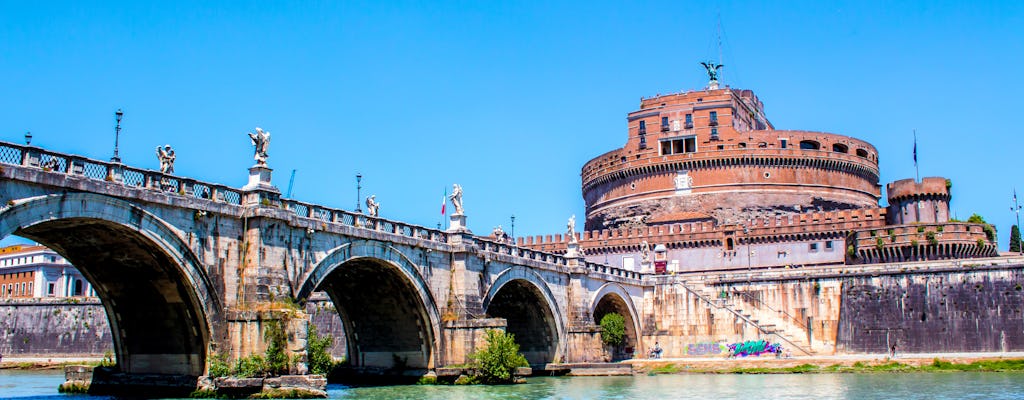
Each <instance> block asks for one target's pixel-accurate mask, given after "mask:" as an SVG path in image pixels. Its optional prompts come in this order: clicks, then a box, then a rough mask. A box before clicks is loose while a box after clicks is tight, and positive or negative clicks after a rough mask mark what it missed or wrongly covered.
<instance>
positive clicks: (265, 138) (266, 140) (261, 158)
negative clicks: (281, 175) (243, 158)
mask: <svg viewBox="0 0 1024 400" xmlns="http://www.w3.org/2000/svg"><path fill="white" fill-rule="evenodd" d="M249 139H250V140H252V145H253V146H256V154H255V155H253V159H255V160H256V165H263V166H266V165H267V147H270V132H264V131H263V129H260V128H259V127H256V133H249Z"/></svg>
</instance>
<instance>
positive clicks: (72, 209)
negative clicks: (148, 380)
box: [0, 193, 224, 376]
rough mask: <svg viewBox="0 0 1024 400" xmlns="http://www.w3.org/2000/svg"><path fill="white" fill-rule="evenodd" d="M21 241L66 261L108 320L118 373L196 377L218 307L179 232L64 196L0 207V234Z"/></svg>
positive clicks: (103, 199) (215, 332)
mask: <svg viewBox="0 0 1024 400" xmlns="http://www.w3.org/2000/svg"><path fill="white" fill-rule="evenodd" d="M12 234H14V235H18V236H22V237H26V238H29V239H32V240H35V241H37V242H39V243H40V244H43V245H45V246H47V247H49V248H51V249H53V250H54V251H56V252H57V253H59V254H61V256H63V257H64V258H66V259H67V260H69V261H70V262H71V263H72V264H73V265H74V266H75V267H76V268H77V269H78V270H79V271H80V272H81V273H82V275H84V276H85V277H86V279H88V280H89V282H90V283H91V284H92V285H93V288H94V289H95V291H96V293H97V295H98V296H99V298H100V301H101V302H102V303H103V307H104V309H105V310H106V313H107V318H108V319H109V321H110V327H111V333H112V337H113V342H114V350H115V352H116V355H117V364H118V366H119V368H120V369H121V370H122V371H124V372H128V373H145V374H169V375H189V376H199V375H203V374H204V373H205V369H206V356H207V351H208V349H210V348H211V347H215V346H214V345H212V343H213V342H216V341H217V338H222V337H223V336H224V332H222V331H221V329H220V328H219V326H218V325H217V324H216V323H213V321H219V320H220V314H221V313H222V310H223V308H222V305H221V301H220V298H219V296H217V294H216V291H215V289H214V286H213V285H212V284H211V281H210V279H209V277H208V276H207V273H206V270H205V269H203V267H202V265H201V264H200V262H199V261H198V258H196V256H195V254H193V253H192V251H191V250H190V249H189V246H188V243H187V242H186V241H184V240H183V239H182V236H183V235H182V234H181V233H180V231H179V230H178V229H176V228H175V227H173V226H172V225H170V224H169V223H167V222H166V221H164V220H162V219H160V218H158V217H156V216H155V215H153V214H151V213H149V212H147V211H145V210H143V209H142V208H140V207H139V206H137V205H134V204H132V203H129V202H127V201H124V200H121V199H118V198H114V197H109V196H103V195H99V194H92V193H64V194H59V195H56V194H55V195H45V196H38V197H32V198H27V199H21V200H17V201H14V202H13V204H12V205H11V206H9V207H5V208H3V209H0V237H6V236H8V235H12Z"/></svg>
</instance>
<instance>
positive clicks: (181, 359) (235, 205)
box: [0, 142, 652, 376]
mask: <svg viewBox="0 0 1024 400" xmlns="http://www.w3.org/2000/svg"><path fill="white" fill-rule="evenodd" d="M270 172H271V171H270V169H269V168H266V167H259V166H254V167H253V168H251V169H250V171H249V179H250V181H249V184H248V185H246V186H245V187H243V188H232V187H228V186H224V185H218V184H212V183H207V182H200V181H197V180H193V179H189V178H184V177H179V176H172V175H166V174H162V173H161V172H159V171H153V170H147V169H139V168H132V167H129V166H126V165H123V164H120V163H111V162H105V161H99V160H94V159H89V158H85V157H81V156H75V155H70V154H61V153H57V152H53V151H49V150H45V149H42V148H39V147H32V146H22V145H17V144H13V143H4V142H0V204H2V205H3V206H2V208H0V237H6V236H8V235H18V236H22V237H26V238H29V239H32V240H35V241H37V242H39V243H41V244H43V245H46V246H48V247H50V248H52V249H54V250H55V251H57V252H58V253H60V254H61V255H63V256H64V257H66V258H67V259H68V260H69V261H70V262H72V263H73V264H74V265H75V266H76V267H77V268H78V269H79V270H81V272H82V273H83V275H85V276H86V277H87V278H88V279H89V281H90V282H91V283H92V284H93V286H94V287H95V289H96V292H97V294H98V296H99V297H100V299H101V302H102V303H103V307H104V308H105V309H106V313H107V315H108V318H109V320H110V325H111V330H112V336H113V338H114V347H115V350H116V354H117V362H118V365H119V367H120V369H121V370H122V371H124V372H126V373H129V374H161V375H177V376H198V375H203V374H204V373H205V372H206V369H207V361H208V360H209V359H210V357H211V356H212V355H214V354H225V355H228V356H230V357H232V358H236V357H240V356H245V355H248V354H251V353H259V352H262V350H263V348H264V343H263V325H264V324H265V323H266V322H267V321H270V320H281V321H284V322H286V323H285V326H286V327H287V330H288V333H289V346H290V351H292V352H293V353H294V354H296V355H300V354H301V355H304V351H303V350H304V346H305V330H306V322H307V321H308V316H306V315H305V314H304V313H303V312H302V311H301V308H300V307H299V306H298V305H301V304H302V303H304V302H305V301H306V300H307V299H309V298H310V296H311V294H313V293H314V292H317V291H323V292H325V293H326V294H327V295H328V296H329V297H330V299H331V300H332V302H333V303H334V305H335V308H336V309H337V310H338V312H339V314H340V317H341V319H342V321H343V324H344V327H345V331H346V337H347V349H348V357H347V362H348V363H349V365H350V366H352V367H360V368H361V367H366V368H382V369H384V368H391V367H393V366H394V365H395V364H396V363H399V364H404V365H406V366H407V367H408V368H410V369H413V370H420V371H425V370H431V369H435V368H439V367H443V366H446V365H452V364H460V363H464V362H466V356H467V354H468V353H469V352H471V351H472V350H473V349H474V347H475V346H477V345H478V344H479V343H480V341H481V340H482V339H481V337H482V334H483V331H484V330H485V329H489V328H502V329H506V330H507V331H508V332H511V333H513V334H515V336H516V339H517V341H518V342H519V343H520V345H521V349H522V351H523V353H524V354H525V355H526V356H527V359H528V360H529V361H530V362H531V363H532V364H535V365H539V364H547V363H570V362H587V361H595V360H598V359H600V358H601V357H602V347H601V344H600V338H599V335H598V332H599V328H597V326H596V324H595V321H596V320H598V319H599V318H600V317H601V316H603V315H604V314H605V313H608V312H618V313H620V314H622V315H623V316H625V317H626V320H627V337H628V340H629V345H628V346H630V347H633V348H635V349H636V350H637V351H642V349H643V348H644V347H645V346H644V345H643V344H642V341H641V340H639V336H640V333H641V332H642V329H641V325H642V323H641V319H642V317H641V315H640V312H639V311H638V310H640V307H641V306H642V302H643V301H644V298H645V290H646V293H647V297H650V293H651V291H652V289H650V285H647V289H645V286H644V284H643V282H644V280H645V279H647V278H645V277H644V276H641V275H640V274H638V273H636V272H632V271H626V270H622V269H617V268H613V267H609V266H604V265H597V264H592V263H588V262H586V261H584V260H583V258H581V257H565V256H560V255H554V254H549V253H543V252H538V251H531V250H527V249H522V248H519V247H515V246H512V245H510V244H507V243H502V242H498V241H495V240H493V239H490V238H487V237H481V236H475V235H473V234H472V233H470V232H469V231H467V230H465V229H464V228H461V227H464V226H465V224H464V223H465V220H464V219H465V217H464V216H453V218H462V220H461V221H455V222H457V223H453V225H452V226H453V227H455V229H450V230H448V231H441V230H436V229H430V228H426V227H422V226H415V225H411V224H406V223H403V222H399V221H393V220H387V219H381V218H375V217H371V216H368V215H364V214H361V213H353V212H349V211H344V210H340V209H334V208H329V207H325V206H320V205H315V204H308V203H303V202H300V201H296V200H292V199H284V198H281V196H280V192H279V191H278V190H277V189H276V188H274V187H273V186H271V185H270V184H269V182H270ZM648 280H649V279H648ZM300 364H303V363H300ZM302 368H304V367H302V366H300V367H299V369H300V371H299V372H302V371H301V369H302Z"/></svg>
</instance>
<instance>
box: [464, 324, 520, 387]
mask: <svg viewBox="0 0 1024 400" xmlns="http://www.w3.org/2000/svg"><path fill="white" fill-rule="evenodd" d="M486 340H487V346H486V347H484V348H483V349H480V350H478V351H476V352H474V353H473V354H471V355H470V359H471V360H473V365H474V367H475V368H476V370H477V371H478V373H479V378H480V381H481V382H483V383H486V384H489V385H493V384H504V383H513V381H514V380H515V376H514V375H513V373H514V372H515V370H516V367H527V366H529V365H530V364H529V363H528V362H527V361H526V357H523V355H522V354H520V353H519V345H518V344H516V341H515V335H512V334H510V333H505V331H500V330H496V329H489V330H487V337H486ZM455 382H456V384H458V380H456V381H455Z"/></svg>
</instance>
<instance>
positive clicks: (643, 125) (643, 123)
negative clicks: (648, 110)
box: [640, 120, 647, 135]
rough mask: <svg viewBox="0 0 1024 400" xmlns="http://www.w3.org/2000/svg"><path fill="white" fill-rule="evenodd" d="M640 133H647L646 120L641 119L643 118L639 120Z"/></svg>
mask: <svg viewBox="0 0 1024 400" xmlns="http://www.w3.org/2000/svg"><path fill="white" fill-rule="evenodd" d="M640 134H641V135H644V134H647V122H646V121H643V120H641V121H640Z"/></svg>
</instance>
